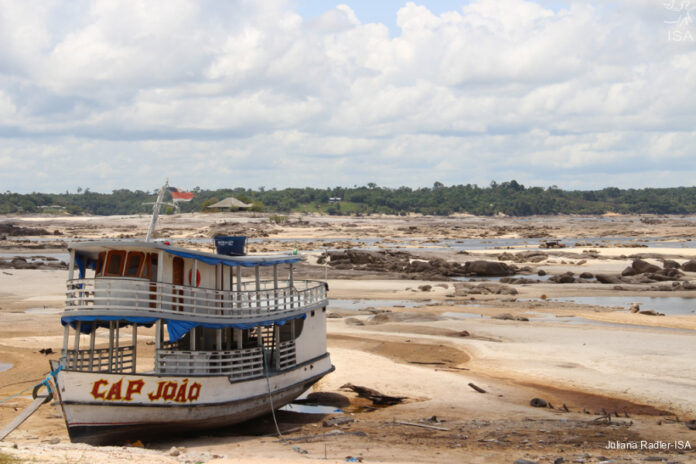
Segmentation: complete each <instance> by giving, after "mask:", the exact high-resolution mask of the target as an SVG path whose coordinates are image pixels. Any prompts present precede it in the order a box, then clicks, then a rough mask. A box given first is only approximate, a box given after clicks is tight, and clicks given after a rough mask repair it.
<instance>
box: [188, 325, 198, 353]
mask: <svg viewBox="0 0 696 464" xmlns="http://www.w3.org/2000/svg"><path fill="white" fill-rule="evenodd" d="M196 330H197V327H194V328H193V329H191V331H190V332H189V340H190V341H191V343H190V345H191V351H196Z"/></svg>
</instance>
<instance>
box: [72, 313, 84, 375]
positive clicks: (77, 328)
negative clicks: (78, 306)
mask: <svg viewBox="0 0 696 464" xmlns="http://www.w3.org/2000/svg"><path fill="white" fill-rule="evenodd" d="M81 328H82V322H81V321H77V322H76V323H75V341H74V343H73V349H74V350H75V370H78V367H79V365H78V360H79V359H80V329H81Z"/></svg>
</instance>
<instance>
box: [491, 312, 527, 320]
mask: <svg viewBox="0 0 696 464" xmlns="http://www.w3.org/2000/svg"><path fill="white" fill-rule="evenodd" d="M491 319H500V320H501V321H520V322H529V319H527V318H526V317H524V316H513V315H512V314H510V313H503V314H498V315H496V316H493V317H491Z"/></svg>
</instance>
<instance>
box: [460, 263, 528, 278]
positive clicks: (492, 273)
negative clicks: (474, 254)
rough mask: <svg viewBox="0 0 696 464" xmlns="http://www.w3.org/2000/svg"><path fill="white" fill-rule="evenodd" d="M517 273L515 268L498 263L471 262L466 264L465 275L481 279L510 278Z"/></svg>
mask: <svg viewBox="0 0 696 464" xmlns="http://www.w3.org/2000/svg"><path fill="white" fill-rule="evenodd" d="M516 272H517V269H516V268H515V267H513V266H508V265H507V264H505V263H501V262H496V261H469V262H467V263H465V264H464V273H465V275H474V276H481V277H496V276H501V277H502V276H509V275H513V274H515V273H516Z"/></svg>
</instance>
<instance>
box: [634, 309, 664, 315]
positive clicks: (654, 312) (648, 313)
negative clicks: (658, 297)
mask: <svg viewBox="0 0 696 464" xmlns="http://www.w3.org/2000/svg"><path fill="white" fill-rule="evenodd" d="M638 314H645V315H646V316H664V314H662V313H658V312H656V311H653V310H650V309H648V310H645V311H638Z"/></svg>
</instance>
